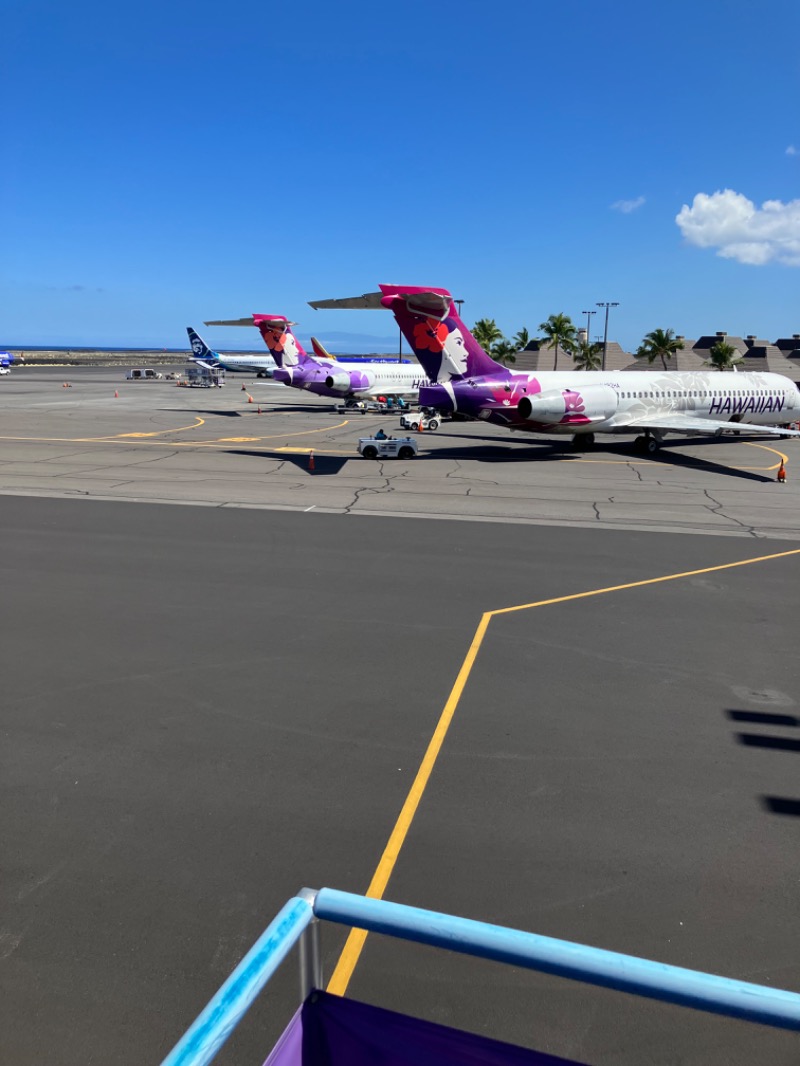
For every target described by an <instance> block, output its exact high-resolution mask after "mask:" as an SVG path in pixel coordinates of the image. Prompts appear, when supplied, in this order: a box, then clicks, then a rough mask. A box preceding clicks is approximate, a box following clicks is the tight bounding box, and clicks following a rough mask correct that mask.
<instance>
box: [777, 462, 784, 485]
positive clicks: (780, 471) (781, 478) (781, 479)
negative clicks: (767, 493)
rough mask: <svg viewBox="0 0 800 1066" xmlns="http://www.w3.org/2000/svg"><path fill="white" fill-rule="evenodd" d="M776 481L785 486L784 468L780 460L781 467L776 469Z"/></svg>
mask: <svg viewBox="0 0 800 1066" xmlns="http://www.w3.org/2000/svg"><path fill="white" fill-rule="evenodd" d="M777 480H778V481H779V482H780V483H781V485H785V484H786V467H785V466H784V465H783V459H781V465H780V466H779V467H778V477H777Z"/></svg>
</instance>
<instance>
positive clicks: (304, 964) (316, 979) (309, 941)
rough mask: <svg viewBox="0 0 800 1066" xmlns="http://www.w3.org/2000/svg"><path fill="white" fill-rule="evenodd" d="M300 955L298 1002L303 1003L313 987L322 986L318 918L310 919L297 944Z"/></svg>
mask: <svg viewBox="0 0 800 1066" xmlns="http://www.w3.org/2000/svg"><path fill="white" fill-rule="evenodd" d="M298 952H299V956H300V1002H301V1003H305V1001H306V999H307V998H308V996H309V995H310V994H311V992H313V991H314V989H315V988H322V987H323V978H322V956H321V955H320V950H319V920H318V919H317V918H314V919H312V921H311V924H310V925H309V926H308V927H307V928H306V929H304V930H303V934H302V936H301V937H300V943H299V944H298Z"/></svg>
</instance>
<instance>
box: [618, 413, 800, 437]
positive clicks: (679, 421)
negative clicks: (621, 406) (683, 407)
mask: <svg viewBox="0 0 800 1066" xmlns="http://www.w3.org/2000/svg"><path fill="white" fill-rule="evenodd" d="M625 425H626V427H630V428H635V427H636V426H640V427H641V428H642V429H663V430H664V432H665V433H666V432H670V433H681V432H683V433H707V434H713V433H724V432H725V431H727V430H733V429H735V430H738V431H739V432H741V433H748V434H750V433H752V434H758V433H761V434H763V435H764V436H765V437H784V436H787V437H800V432H798V430H796V429H788V428H784V427H783V426H754V425H753V424H752V423H751V422H721V421H719V420H718V419H713V418H699V417H698V416H697V415H684V414H680V413H676V414H660V415H649V416H648V415H644V416H642V417H640V418H633V419H631V420H630V421H629V422H626V423H625Z"/></svg>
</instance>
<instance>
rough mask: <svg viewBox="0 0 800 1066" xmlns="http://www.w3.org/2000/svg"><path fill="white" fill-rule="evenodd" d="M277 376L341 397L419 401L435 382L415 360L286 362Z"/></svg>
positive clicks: (309, 389) (318, 393)
mask: <svg viewBox="0 0 800 1066" xmlns="http://www.w3.org/2000/svg"><path fill="white" fill-rule="evenodd" d="M273 376H274V378H275V380H276V381H282V382H283V383H284V384H285V385H289V386H291V387H292V388H295V389H305V390H306V391H307V392H312V393H314V394H315V395H316V396H331V397H338V398H341V397H362V398H366V397H372V396H385V395H389V396H402V397H405V398H407V399H413V400H416V399H417V397H418V396H419V390H420V387H422V386H425V385H432V384H433V383H432V382H430V381H428V379H427V378H426V377H425V372H424V371H423V369H422V367H420V366H419V365H418V364H415V363H395V364H391V363H390V364H382V365H380V366H376V367H370V368H366V367H361V368H359V369H358V370H355V369H352V368H349V367H347V366H345V365H343V364H342V363H340V362H333V361H329V362H326V361H323V360H313V359H308V360H306V361H305V362H303V363H300V364H297V365H295V366H286V365H284V366H283V367H282V368H280V369H278V370H276V371H275V373H274V375H273Z"/></svg>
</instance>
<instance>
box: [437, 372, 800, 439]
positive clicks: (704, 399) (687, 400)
mask: <svg viewBox="0 0 800 1066" xmlns="http://www.w3.org/2000/svg"><path fill="white" fill-rule="evenodd" d="M420 402H421V403H422V404H423V405H425V406H430V407H436V408H437V409H438V410H442V411H449V412H459V413H461V414H463V415H466V416H467V417H470V418H477V419H481V420H484V421H487V422H491V423H495V424H497V425H503V426H506V427H509V428H512V429H517V430H525V431H528V432H532V433H563V434H580V433H595V432H600V433H625V432H634V431H636V430H639V429H645V428H646V427H647V419H648V417H652V418H653V419H654V421H657V420H658V419H659V418H660V417H662V416H679V415H685V416H691V417H692V418H697V419H708V420H709V421H714V422H733V423H734V424H735V423H742V424H751V425H772V426H774V425H786V424H788V423H790V422H794V421H796V420H797V419H798V418H800V393H799V392H798V389H797V386H796V385H795V384H794V383H793V382H792V381H790V380H789V379H788V378H785V377H783V376H782V375H781V374H770V373H749V372H747V373H720V372H718V371H712V372H708V371H676V370H667V371H662V372H657V371H636V370H626V371H621V372H616V373H615V372H610V371H591V370H590V371H577V372H576V371H568V372H562V371H542V372H540V373H524V372H514V373H511V374H510V375H507V376H500V375H498V376H497V377H496V378H492V377H491V376H488V375H487V376H483V377H475V378H472V379H470V378H461V379H454V380H452V381H450V382H444V383H441V384H437V385H435V386H433V387H432V388H423V389H422V390H421V392H420ZM709 432H714V430H713V429H709Z"/></svg>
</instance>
